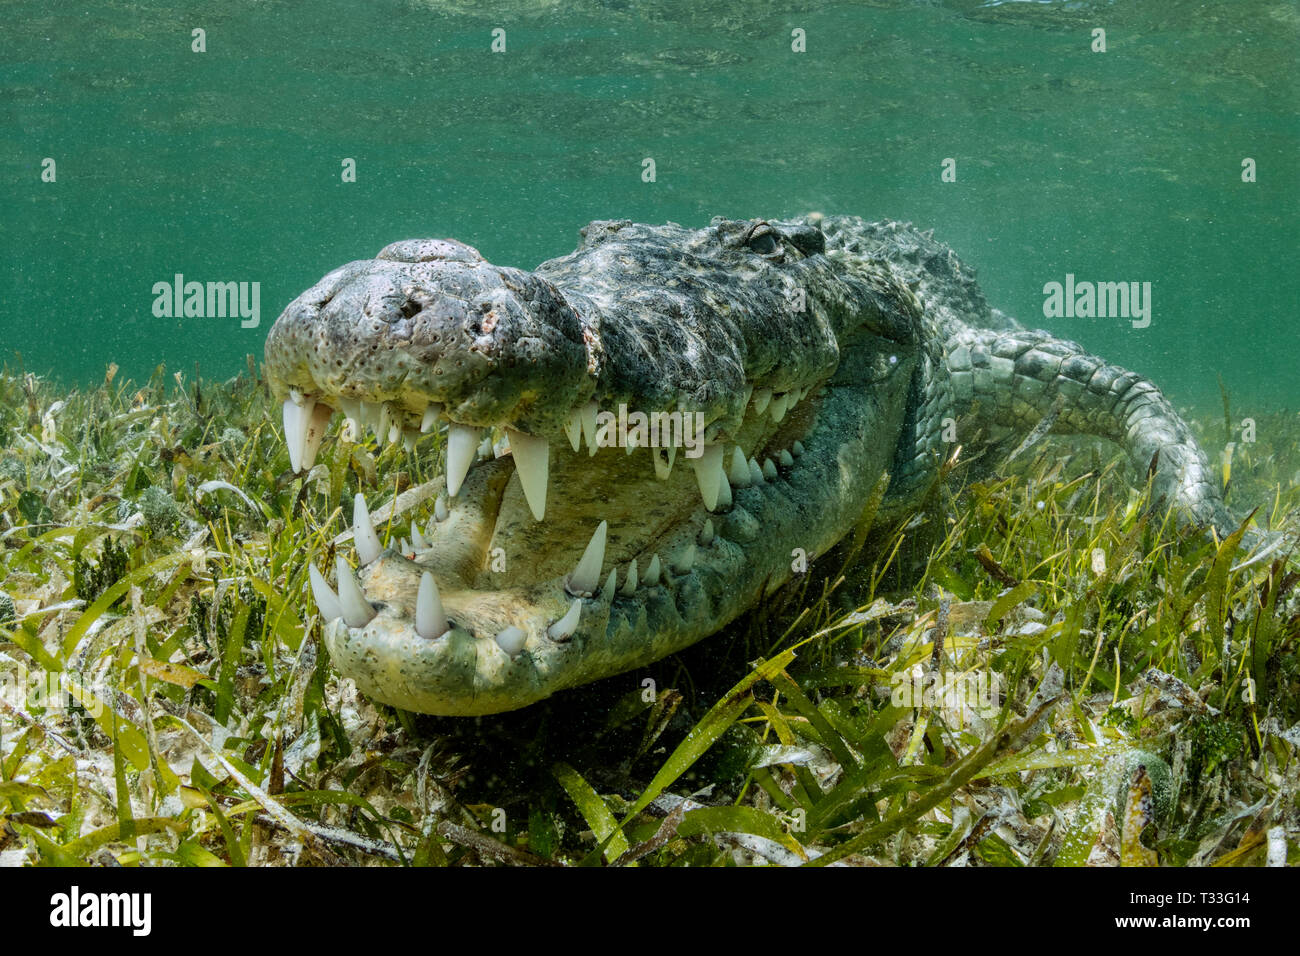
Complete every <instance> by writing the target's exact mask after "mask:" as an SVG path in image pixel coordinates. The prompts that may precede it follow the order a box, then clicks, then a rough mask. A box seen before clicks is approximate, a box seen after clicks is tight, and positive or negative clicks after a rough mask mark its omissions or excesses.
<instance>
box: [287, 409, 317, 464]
mask: <svg viewBox="0 0 1300 956" xmlns="http://www.w3.org/2000/svg"><path fill="white" fill-rule="evenodd" d="M293 394H298V393H291V396H292V395H293ZM299 398H302V396H301V395H299ZM315 405H316V403H315V402H314V401H312V400H311V399H303V400H302V401H295V400H294V399H293V398H292V397H290V398H287V399H285V401H284V441H285V444H287V445H288V446H289V467H290V468H292V469H293V471H294V473H295V474H297V473H298V472H300V471H302V458H303V449H304V447H305V446H306V444H307V423H308V422H309V421H310V420H311V415H312V411H313V409H314V407H315Z"/></svg>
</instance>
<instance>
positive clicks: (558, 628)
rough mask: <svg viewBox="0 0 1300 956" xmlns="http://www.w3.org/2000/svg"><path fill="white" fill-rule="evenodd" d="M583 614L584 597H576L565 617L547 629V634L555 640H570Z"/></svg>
mask: <svg viewBox="0 0 1300 956" xmlns="http://www.w3.org/2000/svg"><path fill="white" fill-rule="evenodd" d="M581 615H582V599H581V598H574V599H573V603H572V604H570V605H569V610H568V611H567V612H566V613H565V615H564V617H562V618H560V619H559V620H558V621H556V622H555V623H554V624H552V625H551V626H550V627H548V628H547V629H546V636H547V637H549V638H550V639H551V640H553V641H564V640H568V639H569V638H570V637H572V636H573V632H574V631H576V630H577V629H578V618H579V617H580V616H581Z"/></svg>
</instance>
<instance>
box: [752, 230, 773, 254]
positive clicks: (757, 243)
mask: <svg viewBox="0 0 1300 956" xmlns="http://www.w3.org/2000/svg"><path fill="white" fill-rule="evenodd" d="M749 248H750V249H751V250H752V251H753V252H757V253H758V254H759V255H760V256H770V255H772V254H773V253H776V252H780V251H781V243H779V242H777V241H776V236H775V235H773V234H772V233H770V232H761V233H759V234H758V235H756V236H754V237H753V238H751V239H750V240H749Z"/></svg>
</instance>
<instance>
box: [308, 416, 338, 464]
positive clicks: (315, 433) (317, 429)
mask: <svg viewBox="0 0 1300 956" xmlns="http://www.w3.org/2000/svg"><path fill="white" fill-rule="evenodd" d="M333 417H334V409H332V408H330V407H329V406H328V405H325V404H323V403H321V402H317V403H316V405H315V407H313V408H312V410H311V414H310V415H309V416H307V418H306V433H305V434H304V435H303V439H302V468H303V471H310V470H311V466H312V465H314V464H316V453H317V452H318V451H320V442H321V439H322V438H324V437H325V429H326V428H328V427H329V423H330V419H331V418H333Z"/></svg>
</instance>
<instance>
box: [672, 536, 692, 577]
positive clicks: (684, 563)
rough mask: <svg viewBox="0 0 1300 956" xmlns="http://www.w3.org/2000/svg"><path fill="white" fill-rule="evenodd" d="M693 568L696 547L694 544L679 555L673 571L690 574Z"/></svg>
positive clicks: (689, 545)
mask: <svg viewBox="0 0 1300 956" xmlns="http://www.w3.org/2000/svg"><path fill="white" fill-rule="evenodd" d="M693 567H695V545H694V544H693V543H692V544H688V545H687V546H686V548H685V550H683V551H682V552H681V553H679V554H678V555H677V560H675V561H674V562H673V570H674V571H676V572H677V573H678V574H690V573H691V568H693Z"/></svg>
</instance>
